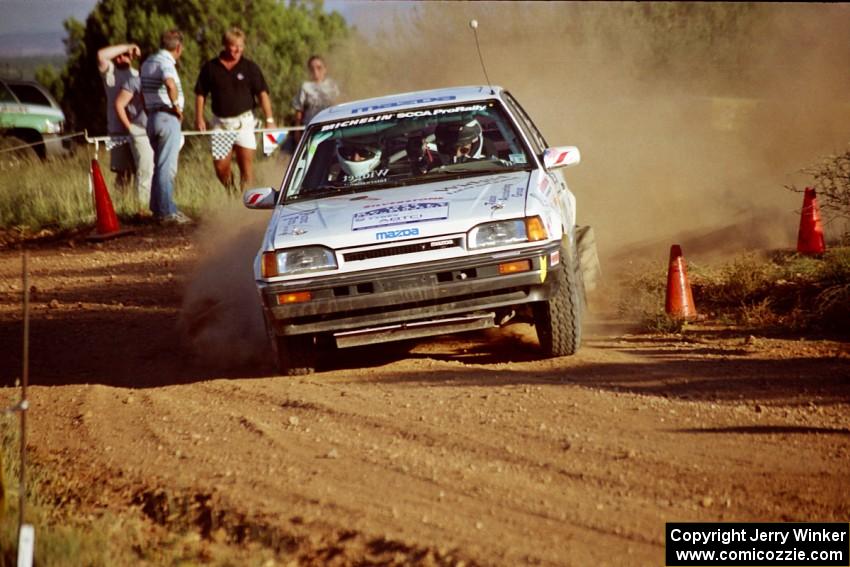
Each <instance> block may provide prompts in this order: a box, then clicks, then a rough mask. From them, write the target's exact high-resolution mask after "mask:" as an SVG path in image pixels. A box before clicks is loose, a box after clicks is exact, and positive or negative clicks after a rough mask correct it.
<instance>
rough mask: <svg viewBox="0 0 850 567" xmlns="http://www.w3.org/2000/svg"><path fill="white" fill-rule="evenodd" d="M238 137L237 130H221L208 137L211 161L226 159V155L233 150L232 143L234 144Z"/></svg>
mask: <svg viewBox="0 0 850 567" xmlns="http://www.w3.org/2000/svg"><path fill="white" fill-rule="evenodd" d="M238 137H239V131H238V130H222V131H217V132H214V133H213V135H212V136H211V137H210V143H211V144H212V157H213V159H224V158H226V157H227V154H229V153H230V150H232V149H233V143H234V142H236V138H238Z"/></svg>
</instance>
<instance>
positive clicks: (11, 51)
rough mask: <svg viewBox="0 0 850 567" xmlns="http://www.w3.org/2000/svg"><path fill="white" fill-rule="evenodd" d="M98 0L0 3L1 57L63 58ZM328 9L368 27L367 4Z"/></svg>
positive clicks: (339, 1)
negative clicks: (71, 33)
mask: <svg viewBox="0 0 850 567" xmlns="http://www.w3.org/2000/svg"><path fill="white" fill-rule="evenodd" d="M95 4H97V0H0V13H2V14H3V17H2V18H0V57H21V56H31V55H62V54H64V46H63V44H62V39H63V38H64V36H65V33H64V29H63V27H62V22H64V21H65V20H66V19H67V18H71V17H73V18H76V19H78V20H80V21H85V19H86V16H88V14H89V12H91V10H92V8H94V6H95ZM325 9H326V10H328V11H331V10H336V11H337V12H339V13H341V14H342V15H343V16H344V17H345V18H346V20H348V21H349V22H350V23H353V24H355V25H357V26H358V27H360V28H363V27H365V26H366V25H368V22H369V19H368V14H367V13H368V11H369V10H368V8H367V4H364V3H358V2H352V1H346V0H326V1H325Z"/></svg>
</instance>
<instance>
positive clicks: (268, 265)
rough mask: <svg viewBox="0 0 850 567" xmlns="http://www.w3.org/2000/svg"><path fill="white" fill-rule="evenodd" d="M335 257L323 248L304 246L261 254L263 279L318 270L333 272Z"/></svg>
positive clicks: (335, 266) (330, 251) (327, 249)
mask: <svg viewBox="0 0 850 567" xmlns="http://www.w3.org/2000/svg"><path fill="white" fill-rule="evenodd" d="M336 268H337V264H336V256H335V255H334V253H333V250H331V249H329V248H325V247H324V246H305V247H304V248H289V249H287V250H276V251H274V252H263V269H262V274H263V277H264V278H271V277H274V276H288V275H292V274H300V273H303V272H315V271H318V270H335V269H336Z"/></svg>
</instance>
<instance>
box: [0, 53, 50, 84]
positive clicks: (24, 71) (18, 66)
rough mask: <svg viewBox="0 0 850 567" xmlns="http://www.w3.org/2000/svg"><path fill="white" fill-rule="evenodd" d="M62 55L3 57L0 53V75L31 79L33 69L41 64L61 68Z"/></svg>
mask: <svg viewBox="0 0 850 567" xmlns="http://www.w3.org/2000/svg"><path fill="white" fill-rule="evenodd" d="M64 64H65V56H64V55H32V56H28V57H4V56H2V55H0V77H7V78H11V79H33V78H35V70H36V69H37V68H39V67H41V66H42V65H53V66H54V67H56V68H57V69H61V68H62V66H63V65H64Z"/></svg>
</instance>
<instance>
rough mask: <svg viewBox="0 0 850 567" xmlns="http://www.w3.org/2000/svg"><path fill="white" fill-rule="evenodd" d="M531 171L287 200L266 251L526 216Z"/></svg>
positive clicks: (406, 235)
mask: <svg viewBox="0 0 850 567" xmlns="http://www.w3.org/2000/svg"><path fill="white" fill-rule="evenodd" d="M529 175H530V173H529V172H527V171H519V172H509V173H502V174H495V175H487V176H476V177H472V178H469V177H467V178H462V179H453V180H447V181H440V182H434V183H427V184H419V185H415V186H408V187H393V188H390V189H381V190H376V191H367V192H360V193H353V194H347V195H339V196H332V197H326V198H323V199H315V200H310V201H303V202H295V203H291V204H287V205H285V206H281V207H277V208H276V209H275V211H274V214H273V217H272V220H271V222H270V224H269V229H268V231H267V233H266V238H265V242H264V249H265V250H272V249H281V248H290V247H293V246H308V245H315V244H317V245H322V246H327V247H329V248H332V249H340V248H348V247H355V246H366V245H370V244H380V243H386V242H392V241H396V240H404V239H411V238H422V237H430V236H440V235H448V234H460V233H464V232H466V231H468V230H469V229H471V228H472V227H474V226H475V225H477V224H479V223H482V222H487V221H489V220H499V219H508V218H517V217H522V216H525V202H526V193H527V191H528V180H529Z"/></svg>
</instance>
